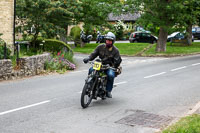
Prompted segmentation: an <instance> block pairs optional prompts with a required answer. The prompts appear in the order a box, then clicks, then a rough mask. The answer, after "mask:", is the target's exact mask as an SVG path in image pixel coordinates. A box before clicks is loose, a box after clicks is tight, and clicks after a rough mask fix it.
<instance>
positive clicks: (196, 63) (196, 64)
mask: <svg viewBox="0 0 200 133" xmlns="http://www.w3.org/2000/svg"><path fill="white" fill-rule="evenodd" d="M197 65H200V63H195V64H192V66H197Z"/></svg>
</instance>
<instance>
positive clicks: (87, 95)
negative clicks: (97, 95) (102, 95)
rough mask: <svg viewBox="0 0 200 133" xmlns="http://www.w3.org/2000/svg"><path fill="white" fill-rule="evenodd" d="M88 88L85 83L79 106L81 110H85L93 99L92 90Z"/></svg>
mask: <svg viewBox="0 0 200 133" xmlns="http://www.w3.org/2000/svg"><path fill="white" fill-rule="evenodd" d="M88 86H89V84H88V83H85V85H84V87H83V91H82V94H81V106H82V107H83V108H87V107H88V106H89V104H90V103H91V101H92V97H93V94H92V89H90V88H89V87H88Z"/></svg>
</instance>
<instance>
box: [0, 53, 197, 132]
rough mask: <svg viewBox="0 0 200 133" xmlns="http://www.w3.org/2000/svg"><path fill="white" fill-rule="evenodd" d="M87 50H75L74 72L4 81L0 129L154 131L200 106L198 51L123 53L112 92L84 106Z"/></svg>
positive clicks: (28, 130) (1, 95) (18, 130)
mask: <svg viewBox="0 0 200 133" xmlns="http://www.w3.org/2000/svg"><path fill="white" fill-rule="evenodd" d="M86 56H87V55H82V54H76V55H75V58H76V62H77V65H78V67H77V70H75V71H73V72H68V73H66V74H63V75H59V74H53V75H46V76H35V77H31V78H25V79H21V80H16V81H6V82H0V101H1V102H0V132H1V133H102V132H104V133H153V132H156V131H159V130H160V129H161V128H162V127H164V126H165V125H167V124H168V123H170V122H173V121H174V120H176V119H178V118H179V117H182V116H185V115H186V114H188V113H192V111H193V110H194V107H195V106H196V107H198V106H199V104H198V103H199V101H200V89H199V86H200V82H199V80H200V79H199V75H200V55H195V56H188V57H176V58H145V57H141V58H140V57H123V62H122V67H123V72H122V74H121V75H119V76H118V77H117V78H116V80H115V85H116V87H115V88H114V89H113V92H112V94H113V98H112V99H106V100H103V101H102V100H100V99H99V100H97V101H93V102H92V103H91V105H90V106H89V107H88V108H87V109H82V108H81V105H80V95H81V90H82V87H83V85H84V79H85V78H86V75H87V70H88V68H89V65H88V64H87V65H85V64H83V63H82V59H83V58H84V57H86ZM159 123H160V124H159Z"/></svg>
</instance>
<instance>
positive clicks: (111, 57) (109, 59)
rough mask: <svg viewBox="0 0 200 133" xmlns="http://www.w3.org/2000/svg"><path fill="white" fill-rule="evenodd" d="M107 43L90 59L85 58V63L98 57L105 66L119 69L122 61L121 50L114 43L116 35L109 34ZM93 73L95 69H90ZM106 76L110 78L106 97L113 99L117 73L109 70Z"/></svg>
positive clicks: (98, 47) (106, 38) (100, 46)
mask: <svg viewBox="0 0 200 133" xmlns="http://www.w3.org/2000/svg"><path fill="white" fill-rule="evenodd" d="M105 40H106V43H105V44H101V45H98V46H97V47H96V49H95V50H94V52H93V53H91V54H90V56H89V57H87V58H84V59H83V62H84V63H87V62H88V61H92V60H94V59H95V58H96V57H97V56H99V58H100V59H101V60H102V63H103V64H104V65H106V64H109V65H110V66H112V67H114V68H118V67H119V65H120V63H121V61H122V59H121V56H120V53H119V50H118V49H117V48H116V47H115V46H114V42H115V40H116V37H115V35H114V34H113V33H112V32H108V33H107V35H106V36H105ZM92 71H93V68H92V67H91V68H90V69H89V74H90V73H91V72H92ZM106 74H107V76H108V81H107V85H106V90H107V93H106V96H107V97H108V98H112V94H111V91H112V88H113V83H114V78H115V76H116V75H115V72H114V71H113V69H108V70H107V71H106Z"/></svg>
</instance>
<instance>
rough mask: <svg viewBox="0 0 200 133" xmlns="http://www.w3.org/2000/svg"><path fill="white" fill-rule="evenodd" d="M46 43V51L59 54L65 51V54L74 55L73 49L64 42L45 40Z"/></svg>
mask: <svg viewBox="0 0 200 133" xmlns="http://www.w3.org/2000/svg"><path fill="white" fill-rule="evenodd" d="M44 41H45V42H44V44H43V45H44V51H50V52H59V51H60V50H64V51H65V52H70V53H72V49H71V47H70V46H69V45H68V44H66V43H64V42H62V41H58V40H55V39H45V40H44Z"/></svg>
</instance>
